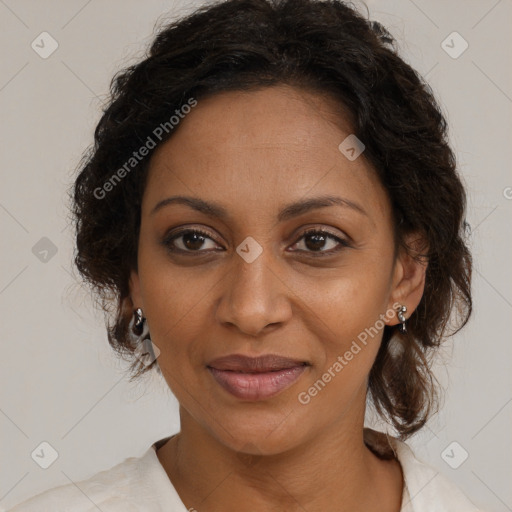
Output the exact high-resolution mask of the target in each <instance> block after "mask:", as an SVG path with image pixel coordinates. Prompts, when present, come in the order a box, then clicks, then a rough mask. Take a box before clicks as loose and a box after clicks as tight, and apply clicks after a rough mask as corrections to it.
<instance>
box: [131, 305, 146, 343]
mask: <svg viewBox="0 0 512 512" xmlns="http://www.w3.org/2000/svg"><path fill="white" fill-rule="evenodd" d="M133 314H134V317H135V318H134V320H133V327H132V331H133V332H134V333H135V334H138V335H139V336H140V335H141V334H142V325H143V324H144V316H143V315H142V309H140V308H137V309H136V310H135V311H134V312H133Z"/></svg>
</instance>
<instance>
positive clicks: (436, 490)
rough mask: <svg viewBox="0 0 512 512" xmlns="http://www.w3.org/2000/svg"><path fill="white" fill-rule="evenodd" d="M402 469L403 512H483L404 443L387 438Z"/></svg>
mask: <svg viewBox="0 0 512 512" xmlns="http://www.w3.org/2000/svg"><path fill="white" fill-rule="evenodd" d="M390 443H391V445H392V446H393V449H394V451H395V453H396V456H397V458H398V460H399V462H400V465H401V466H402V471H403V474H404V481H405V487H406V488H405V489H404V496H403V503H402V509H403V512H409V511H410V512H427V511H428V512H433V511H435V512H458V511H460V512H483V511H482V510H480V509H479V508H477V507H476V506H475V505H474V504H473V503H472V502H471V501H470V500H469V498H468V497H467V496H466V495H465V494H464V493H463V492H462V491H461V490H460V489H459V488H458V487H457V486H456V485H455V484H454V483H453V482H451V481H450V480H449V479H448V478H447V477H445V476H444V475H443V474H442V473H440V472H439V471H438V470H437V469H435V468H434V467H432V466H430V465H428V464H426V463H425V462H423V461H421V460H420V459H418V458H417V457H416V455H415V454H414V452H413V450H412V449H411V447H410V446H409V445H408V444H406V443H405V442H403V441H399V440H398V439H395V438H390Z"/></svg>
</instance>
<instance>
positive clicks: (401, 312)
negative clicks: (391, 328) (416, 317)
mask: <svg viewBox="0 0 512 512" xmlns="http://www.w3.org/2000/svg"><path fill="white" fill-rule="evenodd" d="M406 311H407V307H406V306H400V307H399V308H398V312H397V314H396V316H397V317H398V320H399V321H400V322H402V323H401V324H400V325H399V326H398V330H399V331H400V333H401V334H405V333H406V332H407V327H406V326H405V321H406V320H405V316H404V313H405V312H406Z"/></svg>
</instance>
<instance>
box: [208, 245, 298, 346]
mask: <svg viewBox="0 0 512 512" xmlns="http://www.w3.org/2000/svg"><path fill="white" fill-rule="evenodd" d="M234 257H235V258H238V259H235V262H234V263H233V266H232V269H231V271H230V272H229V273H228V274H227V275H226V276H225V278H224V279H223V280H222V281H221V283H219V285H220V287H221V293H222V295H221V298H220V300H219V303H218V306H217V311H216V317H217V321H219V322H220V323H221V324H223V325H224V326H227V327H230V328H237V329H238V330H239V331H240V332H242V333H244V334H247V335H249V336H252V337H256V336H258V335H260V334H262V333H267V332H268V331H269V330H272V329H275V328H278V327H279V326H282V325H284V324H285V323H286V322H287V321H288V320H289V319H290V318H291V314H292V308H291V304H290V301H289V300H288V294H289V293H290V289H289V287H288V286H287V285H286V283H285V282H284V280H283V277H282V276H279V273H278V272H279V271H278V269H277V265H272V264H271V262H270V261H269V258H266V257H265V250H264V251H263V253H262V254H260V256H259V257H258V258H257V259H256V260H254V261H253V262H251V263H248V262H246V261H244V259H243V258H241V257H240V256H239V255H238V254H236V255H235V256H234ZM272 267H274V268H272Z"/></svg>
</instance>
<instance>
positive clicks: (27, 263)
mask: <svg viewBox="0 0 512 512" xmlns="http://www.w3.org/2000/svg"><path fill="white" fill-rule="evenodd" d="M195 5H198V3H195V4H194V3H193V2H175V1H171V0H168V1H164V0H146V1H144V2H141V1H135V0H129V1H127V0H123V1H121V0H106V1H105V0H103V1H98V0H89V1H86V0H68V1H66V2H62V1H57V0H44V1H35V0H32V1H30V0H17V1H14V0H0V48H1V55H2V59H1V78H0V118H1V120H2V128H1V136H0V140H1V147H2V153H1V189H0V221H1V227H2V231H1V237H0V240H1V242H0V243H1V252H0V254H1V271H0V308H1V309H0V326H1V331H0V332H1V335H0V336H1V338H0V339H1V343H2V344H1V347H2V352H1V357H0V371H1V373H0V393H1V402H0V432H1V444H0V450H1V454H0V508H2V507H4V508H7V509H8V508H10V507H11V506H13V505H14V504H16V503H18V502H19V501H22V500H24V499H26V498H28V497H29V496H32V495H34V494H36V493H39V492H41V491H43V490H45V489H47V488H50V487H54V486H57V485H61V484H66V483H69V482H76V481H78V480H81V479H84V478H86V477H89V476H90V475H92V474H93V473H96V472H97V471H100V470H102V469H107V468H109V467H111V466H113V465H115V464H117V463H119V462H120V461H122V460H123V459H124V458H126V457H130V456H139V455H141V454H142V453H143V452H145V451H146V449H147V448H148V447H149V446H150V445H151V444H152V443H153V442H155V441H156V440H158V439H161V438H162V437H164V436H167V435H170V434H171V433H174V432H176V431H177V430H178V429H179V419H178V414H177V404H176V401H175V399H174V397H173V396H172V395H171V394H170V392H169V391H168V389H167V387H166V385H165V382H163V381H162V380H160V379H159V378H158V377H157V376H156V374H155V375H154V376H152V377H151V376H150V377H148V378H146V379H144V380H143V381H141V382H139V383H137V384H130V383H129V382H128V381H127V379H126V378H125V377H124V376H123V368H124V367H125V365H124V364H122V363H121V362H119V361H118V360H117V359H116V357H115V355H114V354H113V352H112V351H111V349H110V347H109V346H108V343H107V338H106V332H105V328H104V323H103V322H104V319H103V315H102V313H101V312H100V311H99V310H98V309H96V308H95V306H94V303H93V301H92V300H91V298H90V296H89V294H88V292H87V291H86V290H85V289H83V288H81V287H80V284H79V280H78V279H77V274H76V272H75V271H74V269H73V265H72V255H73V233H72V230H71V229H70V224H69V217H68V211H67V206H66V204H67V196H66V190H67V189H68V187H69V185H70V184H71V183H72V181H73V176H74V173H75V169H76V166H77V164H78V161H79V158H80V157H81V155H82V153H83V151H84V150H85V149H86V148H87V147H88V146H89V145H90V144H91V142H92V133H93V130H94V127H95V125H96V123H97V121H98V119H99V117H100V106H101V104H102V101H103V100H104V99H105V94H106V93H107V92H108V85H109V82H110V79H111V78H112V76H113V74H114V73H115V72H116V71H117V70H119V69H121V68H122V67H125V66H127V65H129V64H131V63H134V62H136V61H138V60H139V59H141V58H142V56H143V54H144V51H145V49H146V47H147V45H148V44H149V43H150V41H151V39H152V37H153V35H154V32H153V31H154V28H155V22H157V20H159V21H160V23H163V22H164V21H165V20H171V19H173V18H175V17H179V16H182V15H183V14H186V13H188V12H190V11H191V10H193V8H194V6H195ZM357 5H361V3H357ZM366 5H367V6H368V8H369V12H370V17H371V18H372V19H376V20H379V21H381V22H382V23H383V24H384V25H385V26H386V27H387V28H388V29H389V30H390V32H391V33H392V34H393V35H394V36H395V37H396V39H397V42H398V44H399V47H400V51H401V54H402V56H403V57H404V58H405V59H406V60H407V61H408V62H409V63H411V64H412V65H413V67H415V68H416V69H418V70H419V71H420V72H421V73H422V74H423V75H424V76H425V77H426V78H427V80H428V81H429V82H430V84H431V86H432V88H433V90H434V92H435V94H436V95H437V97H438V99H439V101H440V103H441V105H442V108H443V110H444V112H445V113H446V115H447V119H448V121H449V127H450V137H451V140H452V143H453V146H454V148H455V150H456V155H457V158H458V162H459V168H460V171H461V173H462V175H463V179H464V181H465V183H466V186H467V190H468V196H469V211H468V221H469V223H470V225H471V228H472V241H471V246H472V250H473V255H474V260H475V272H474V283H473V291H474V303H475V304H474V316H473V318H472V319H471V321H470V323H469V324H468V326H467V327H466V328H465V329H464V330H463V331H462V332H461V333H459V334H458V335H457V336H455V337H454V338H453V340H452V342H450V343H448V344H447V345H446V347H445V349H444V351H443V353H442V354H441V356H440V358H439V359H438V362H437V364H436V373H437V375H438V378H439V380H440V381H441V382H442V384H443V386H444V387H445V390H446V391H445V394H444V398H445V399H444V403H443V408H442V410H441V412H440V413H439V414H438V415H437V416H436V417H434V418H433V419H432V420H431V422H430V423H429V424H428V426H427V427H426V428H425V429H424V430H423V431H422V432H421V433H419V434H417V435H415V436H414V437H413V438H412V439H411V440H410V444H411V445H412V446H413V448H414V449H415V451H416V453H417V456H418V457H420V458H422V459H423V460H425V461H426V462H428V463H430V464H431V465H433V466H434V467H435V468H437V470H438V471H439V472H440V473H442V474H445V475H447V476H448V477H449V478H451V479H452V480H453V481H454V482H455V483H456V484H458V485H459V486H460V487H461V488H462V489H463V491H464V492H465V493H466V494H467V495H468V496H469V497H470V498H471V499H472V500H473V501H474V502H475V504H477V505H479V506H480V507H482V508H484V509H486V510H488V511H495V512H505V511H508V510H512V490H511V486H510V482H511V477H512V471H511V464H512V463H511V453H512V450H511V432H512V429H511V428H510V426H511V415H512V386H511V373H512V372H511V361H512V358H511V352H512V349H511V346H512V345H511V343H510V328H511V317H512V292H511V265H510V261H512V255H511V241H510V240H511V236H510V235H511V233H510V228H509V227H510V220H511V210H512V188H511V187H512V176H511V173H510V162H511V160H512V150H511V147H512V144H511V142H512V141H511V137H510V136H511V111H512V79H511V78H512V67H511V66H510V62H511V51H510V48H511V42H512V32H511V31H510V26H511V22H512V2H511V1H510V0H500V1H497V0H469V1H468V0H464V1H462V0H458V1H456V0H451V1H445V0H435V1H428V2H427V1H426V0H415V1H412V0H382V1H379V0H368V1H367V2H366ZM42 32H47V33H48V34H49V36H48V35H44V36H40V34H41V33H42ZM454 32H456V33H457V34H453V33H454ZM41 37H44V38H46V39H45V44H44V46H45V51H50V50H51V49H52V47H51V45H52V44H53V45H55V44H58V47H57V49H56V50H55V51H54V52H53V53H52V54H51V55H50V56H47V58H43V57H42V56H41V53H42V51H43V49H42V48H41V46H43V45H41V43H39V48H38V47H37V46H36V45H35V44H34V45H32V43H33V41H36V44H37V41H40V39H41ZM50 38H51V39H50ZM52 40H54V41H55V42H56V43H55V42H53V41H52ZM466 45H467V48H466ZM33 46H35V48H33ZM36 49H37V50H36ZM464 49H465V50H464ZM462 50H464V51H462ZM43 442H46V443H49V445H50V446H51V447H53V450H55V452H56V453H57V454H58V457H57V459H56V460H55V462H54V463H53V464H52V465H51V466H50V467H49V468H48V469H42V468H41V467H40V466H39V465H38V464H37V463H36V462H35V460H34V459H35V457H34V458H33V456H32V455H31V454H33V453H34V451H35V450H36V451H37V450H38V449H39V450H40V447H41V443H43ZM453 443H456V444H453ZM43 446H47V445H43ZM446 449H448V451H445V450H446ZM447 453H448V454H450V457H448V458H447V456H446V454H447ZM443 454H444V455H443ZM466 454H467V455H466ZM466 456H467V458H466V459H465V460H464V461H463V462H461V461H462V460H463V459H464V458H465V457H466ZM449 459H451V460H449ZM447 461H449V462H450V464H451V465H450V464H448V462H447ZM454 461H455V462H454ZM454 465H458V467H457V468H456V469H455V468H453V467H452V466H454Z"/></svg>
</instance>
